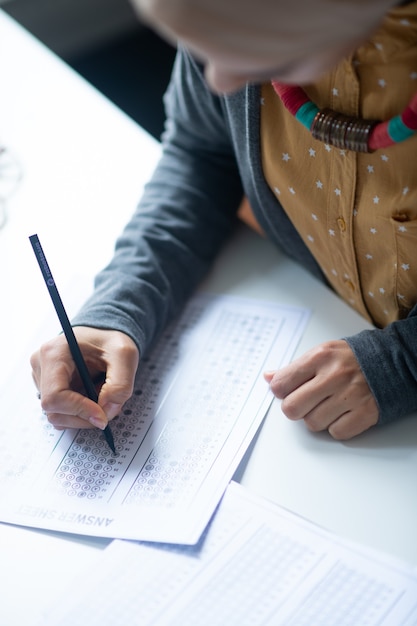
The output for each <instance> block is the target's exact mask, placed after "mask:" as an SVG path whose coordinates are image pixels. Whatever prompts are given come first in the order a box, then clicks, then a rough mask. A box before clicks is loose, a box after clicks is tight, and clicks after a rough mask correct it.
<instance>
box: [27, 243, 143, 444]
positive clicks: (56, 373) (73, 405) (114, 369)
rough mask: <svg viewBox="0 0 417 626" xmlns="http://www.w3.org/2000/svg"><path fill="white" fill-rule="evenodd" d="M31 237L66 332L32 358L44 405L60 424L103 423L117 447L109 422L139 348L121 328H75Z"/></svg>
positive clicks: (128, 388) (127, 387)
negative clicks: (100, 379)
mask: <svg viewBox="0 0 417 626" xmlns="http://www.w3.org/2000/svg"><path fill="white" fill-rule="evenodd" d="M30 240H31V243H32V246H33V248H34V251H35V254H36V256H37V259H38V262H39V265H40V268H41V270H42V274H43V276H44V279H45V282H46V285H47V287H48V290H49V293H50V295H51V298H52V300H53V302H54V306H55V309H56V311H57V314H58V316H59V318H60V322H61V325H62V327H63V330H64V335H59V336H58V337H55V338H54V339H52V340H51V341H49V342H47V343H46V344H44V345H43V346H42V347H41V348H40V349H39V350H38V351H37V352H35V353H34V354H33V355H32V358H31V365H32V373H33V378H34V381H35V383H36V385H37V387H38V389H39V391H40V394H41V403H42V408H43V410H44V411H45V412H46V414H47V417H48V420H49V421H50V423H51V424H53V425H54V426H55V428H57V429H64V428H92V427H98V428H100V429H101V430H104V434H105V436H106V439H107V442H108V443H109V446H110V447H112V446H113V442H112V435H111V431H110V428H109V426H108V422H109V420H111V419H112V418H113V417H115V416H116V415H117V414H118V413H119V411H120V409H121V407H122V406H123V404H124V403H125V402H126V400H127V399H128V398H129V397H130V395H131V394H132V391H133V383H134V377H135V373H136V369H137V365H138V361H139V355H138V350H137V347H136V345H135V343H134V342H133V341H132V339H131V338H130V337H128V336H127V335H125V334H124V333H121V332H119V331H113V330H102V329H98V328H87V327H78V328H74V329H72V327H71V326H70V323H69V321H68V318H67V316H66V313H65V310H64V308H63V305H62V301H61V299H60V297H59V294H58V292H57V289H56V286H55V282H54V280H53V277H52V274H51V272H50V269H49V266H48V264H47V262H46V259H45V255H44V254H43V251H42V248H41V246H40V243H39V240H38V238H37V236H36V235H33V236H32V237H31V238H30ZM74 346H75V347H74ZM80 356H81V358H80ZM83 363H84V365H83ZM103 374H104V377H102V375H103ZM100 377H102V380H104V382H103V383H102V386H101V388H97V387H96V386H95V385H94V381H95V380H97V378H100ZM83 389H84V390H85V392H86V393H87V396H86V395H84V393H82V390H83Z"/></svg>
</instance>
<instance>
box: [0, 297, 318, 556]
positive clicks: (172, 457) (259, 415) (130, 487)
mask: <svg viewBox="0 0 417 626" xmlns="http://www.w3.org/2000/svg"><path fill="white" fill-rule="evenodd" d="M308 318H309V311H308V310H307V309H303V308H296V307H285V306H280V305H278V304H275V303H270V302H263V301H258V300H249V299H243V298H238V297H235V296H223V295H220V296H217V295H208V294H199V295H197V296H195V297H194V298H192V299H191V300H190V302H189V304H188V306H187V307H186V308H185V310H184V312H183V314H182V315H181V316H180V317H179V319H178V320H176V321H175V322H174V323H173V324H172V325H171V326H170V327H169V328H168V329H167V330H166V332H164V333H163V335H162V336H161V338H160V340H159V341H158V343H157V344H156V345H155V347H154V348H153V349H152V351H151V352H150V354H149V356H148V357H145V358H143V359H141V362H140V365H139V369H138V374H137V377H136V381H135V387H134V393H133V395H132V398H131V399H130V400H129V401H128V402H127V403H126V404H125V406H124V408H123V410H122V412H121V414H120V415H119V416H118V417H117V418H116V419H115V420H113V421H112V422H111V427H112V431H113V435H114V440H115V445H116V455H113V454H112V452H111V451H110V449H109V448H108V445H107V443H106V441H105V439H104V436H103V433H102V432H101V431H99V430H97V429H94V430H79V431H76V430H66V431H63V432H60V431H56V430H55V429H54V428H53V427H51V426H50V425H49V423H48V422H47V420H46V417H45V416H44V415H42V411H41V409H40V405H39V400H38V399H37V398H36V393H35V388H34V386H33V383H32V381H28V382H22V379H21V377H15V378H14V379H13V381H12V383H11V384H9V385H7V387H6V388H5V389H4V390H2V420H1V426H0V459H1V466H0V521H3V522H9V523H14V524H19V525H23V526H30V527H36V528H43V529H49V530H58V531H63V532H70V533H77V534H83V535H91V536H96V537H109V538H121V539H138V540H145V541H156V542H167V543H181V544H194V543H196V542H197V541H198V539H199V537H200V536H201V534H202V532H203V530H204V528H205V526H206V525H207V523H208V521H209V519H210V517H211V515H212V513H213V511H214V509H215V507H216V506H217V504H218V502H219V500H220V498H221V496H222V494H223V492H224V490H225V489H226V487H227V484H228V483H229V481H230V480H231V478H232V476H233V474H234V472H235V470H236V468H237V466H238V464H239V462H240V461H241V459H242V457H243V455H244V453H245V452H246V450H247V448H248V446H249V444H250V443H251V441H252V439H253V437H254V435H255V434H256V431H257V430H258V428H259V426H260V425H261V423H262V420H263V418H264V417H265V415H266V412H267V410H268V408H269V406H270V403H271V402H272V399H273V396H272V393H271V391H270V390H269V387H268V385H267V384H266V382H265V380H264V378H263V372H264V371H265V370H268V369H276V368H279V367H282V366H283V365H286V364H287V363H289V361H290V359H291V357H292V355H293V353H294V350H295V348H296V346H297V344H298V342H299V340H300V338H301V336H302V333H303V331H304V329H305V327H306V324H307V321H308Z"/></svg>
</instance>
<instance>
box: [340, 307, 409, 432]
mask: <svg viewBox="0 0 417 626" xmlns="http://www.w3.org/2000/svg"><path fill="white" fill-rule="evenodd" d="M346 341H347V342H348V344H349V345H350V347H351V348H352V350H353V352H354V354H355V356H356V359H357V360H358V362H359V365H360V367H361V369H362V372H363V374H364V376H365V378H366V380H367V382H368V384H369V386H370V388H371V390H372V393H373V395H374V397H375V399H376V402H377V404H378V408H379V422H378V423H379V424H386V423H387V422H391V421H393V420H395V419H398V418H400V417H403V416H404V415H406V414H408V413H411V412H413V411H417V306H416V307H414V309H413V310H412V311H411V313H410V315H409V316H408V317H407V318H406V319H404V320H400V321H398V322H393V323H392V324H390V325H389V326H387V327H386V328H384V329H373V330H364V331H362V332H360V333H358V334H357V335H353V336H352V337H347V338H346Z"/></svg>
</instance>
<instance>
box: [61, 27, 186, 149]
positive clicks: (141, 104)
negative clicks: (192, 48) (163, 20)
mask: <svg viewBox="0 0 417 626" xmlns="http://www.w3.org/2000/svg"><path fill="white" fill-rule="evenodd" d="M174 57H175V49H174V48H173V47H172V46H170V45H169V44H167V43H166V42H165V41H163V40H162V39H160V38H159V37H158V36H157V35H155V34H154V33H153V32H152V31H151V30H149V29H147V28H144V27H141V28H140V29H139V28H138V30H137V31H135V30H133V31H132V32H129V33H128V34H126V35H124V36H123V37H120V38H118V39H116V40H115V41H112V42H111V43H108V44H105V45H103V46H101V47H100V48H97V49H95V50H92V51H89V52H87V53H84V54H81V55H79V56H77V55H76V56H73V57H69V58H67V59H66V61H67V62H68V63H69V64H70V65H71V66H72V67H73V68H74V69H75V70H76V71H77V72H79V74H81V75H82V76H84V77H85V78H86V79H87V80H88V81H89V82H91V83H92V84H93V85H94V86H95V87H97V88H98V89H99V90H100V91H101V92H102V93H104V94H105V95H106V96H107V97H108V98H109V99H110V100H112V101H113V102H114V103H115V104H117V105H118V106H119V107H120V108H121V109H122V110H123V111H125V112H126V113H127V114H128V115H129V116H130V117H132V118H133V119H134V120H135V121H137V122H138V123H139V124H140V125H141V126H143V128H145V129H146V130H148V131H149V132H150V133H151V134H152V135H153V136H154V137H156V138H157V139H160V135H161V132H162V129H163V124H164V119H165V115H164V110H163V103H162V96H163V94H164V91H165V89H166V87H167V84H168V81H169V77H170V74H171V69H172V63H173V60H174Z"/></svg>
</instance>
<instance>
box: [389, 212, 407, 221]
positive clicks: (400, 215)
mask: <svg viewBox="0 0 417 626" xmlns="http://www.w3.org/2000/svg"><path fill="white" fill-rule="evenodd" d="M392 219H393V220H395V221H396V222H409V221H410V216H409V214H408V213H407V211H398V212H397V213H395V214H394V215H393V216H392Z"/></svg>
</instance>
